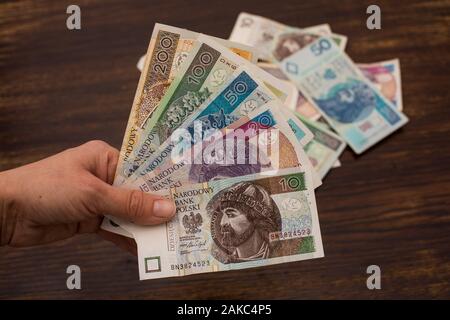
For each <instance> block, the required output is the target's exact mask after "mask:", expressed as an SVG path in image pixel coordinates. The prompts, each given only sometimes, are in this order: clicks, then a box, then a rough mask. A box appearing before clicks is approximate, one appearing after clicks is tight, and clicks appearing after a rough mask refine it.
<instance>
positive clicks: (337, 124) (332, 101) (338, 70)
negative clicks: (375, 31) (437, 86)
mask: <svg viewBox="0 0 450 320" xmlns="http://www.w3.org/2000/svg"><path fill="white" fill-rule="evenodd" d="M280 66H281V68H282V70H283V71H284V72H285V73H286V75H288V77H289V78H290V79H291V80H292V81H293V82H294V83H295V84H296V85H297V86H298V88H299V89H300V90H301V91H302V93H303V94H304V95H305V96H306V97H307V98H308V99H309V101H311V102H313V103H314V105H315V107H316V108H317V109H318V110H320V112H321V114H322V115H323V116H324V118H325V119H326V120H327V122H328V123H329V124H330V125H331V127H332V128H333V129H334V130H336V132H338V134H339V135H340V136H341V137H342V138H343V139H344V140H345V141H346V142H347V143H348V144H349V146H350V147H351V148H352V149H353V151H355V152H356V153H358V154H359V153H362V152H364V151H365V150H367V149H368V148H370V147H371V146H373V145H374V144H375V143H377V142H378V141H380V140H381V139H383V138H385V137H386V136H388V135H389V134H391V133H392V132H394V131H395V130H397V129H398V128H400V127H401V126H403V125H404V124H405V123H406V122H407V121H408V119H407V117H406V116H405V115H404V114H403V113H402V112H400V111H398V110H397V109H396V107H395V106H394V105H393V104H392V103H391V102H389V101H388V100H387V99H386V98H384V97H383V95H382V94H381V93H380V92H379V90H378V89H377V88H375V86H374V85H373V84H371V82H370V81H369V80H367V79H366V78H365V77H364V75H363V74H362V72H361V71H360V70H359V69H358V67H357V66H356V65H355V64H354V63H353V62H352V61H351V59H350V58H349V57H348V56H347V55H346V54H345V53H344V52H343V51H342V50H340V49H339V47H338V46H337V45H336V44H335V43H334V42H333V41H332V40H331V39H330V38H328V37H321V38H319V39H317V40H315V41H314V42H312V43H311V44H309V45H308V46H306V47H305V48H303V49H302V50H300V51H298V52H297V53H295V54H293V55H291V56H289V57H288V58H286V59H284V60H283V61H282V62H281V63H280Z"/></svg>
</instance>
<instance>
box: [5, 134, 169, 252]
mask: <svg viewBox="0 0 450 320" xmlns="http://www.w3.org/2000/svg"><path fill="white" fill-rule="evenodd" d="M118 157H119V152H118V151H117V150H116V149H115V148H113V147H111V146H109V145H108V144H107V143H105V142H102V141H90V142H88V143H85V144H83V145H81V146H79V147H76V148H72V149H68V150H65V151H63V152H61V153H58V154H56V155H54V156H51V157H49V158H46V159H43V160H41V161H38V162H35V163H31V164H28V165H25V166H23V167H19V168H16V169H12V170H8V171H4V172H0V246H1V245H10V246H14V247H21V246H32V245H38V244H44V243H49V242H53V241H57V240H62V239H65V238H68V237H71V236H73V235H75V234H79V233H87V232H98V233H99V234H100V235H101V236H103V237H104V238H106V239H107V240H110V241H113V242H115V243H116V244H118V245H119V246H121V247H125V248H127V249H130V245H131V247H134V250H135V243H134V241H133V240H132V239H127V238H125V237H121V236H118V235H115V234H112V233H110V232H107V231H104V230H101V229H99V226H100V223H101V221H102V219H103V215H105V214H108V215H112V216H116V217H119V218H122V219H125V220H128V221H132V222H135V223H137V224H142V225H153V224H160V223H163V222H165V221H167V220H170V219H171V218H172V217H173V216H174V214H175V205H174V204H173V202H172V200H166V199H162V198H160V197H157V196H153V195H150V194H145V193H143V192H141V191H138V190H127V189H121V188H117V187H113V186H111V183H112V182H113V179H114V173H115V170H116V166H117V161H118Z"/></svg>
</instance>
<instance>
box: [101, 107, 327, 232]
mask: <svg viewBox="0 0 450 320" xmlns="http://www.w3.org/2000/svg"><path fill="white" fill-rule="evenodd" d="M276 103H279V102H277V101H272V102H271V103H269V104H267V105H265V106H264V107H261V108H259V109H258V110H257V111H253V112H252V113H250V114H248V116H247V117H242V118H240V119H239V121H236V122H234V123H233V124H232V126H230V127H227V128H224V129H222V132H221V134H223V135H224V139H222V140H213V142H212V143H210V144H207V141H205V140H203V141H201V142H200V143H198V144H197V145H196V146H193V147H192V148H191V149H190V150H186V152H184V154H183V155H181V156H180V157H178V158H175V157H173V156H171V157H170V159H168V161H166V163H165V164H161V165H159V166H158V167H157V169H156V170H155V171H152V172H150V173H149V174H146V175H145V176H141V177H139V178H138V179H136V180H134V181H133V182H132V183H126V184H124V185H122V187H124V188H130V189H141V190H142V191H145V192H151V193H158V192H160V191H161V187H166V188H168V187H173V186H178V187H180V186H184V185H189V184H192V183H199V182H207V181H209V180H217V179H225V178H229V177H239V176H242V175H247V174H252V173H260V172H263V171H270V170H273V169H274V168H292V167H297V166H299V165H301V166H302V167H303V168H304V170H307V171H310V170H312V165H311V163H310V162H309V161H308V158H307V155H306V153H305V152H304V151H303V149H302V148H301V147H299V146H298V145H297V146H296V143H298V140H297V138H296V137H294V135H293V132H292V131H291V130H290V129H289V128H287V123H286V120H285V119H284V118H283V117H282V115H281V113H280V110H282V109H281V108H276ZM248 119H251V120H248ZM241 123H243V124H242V125H241ZM259 129H269V130H270V129H272V131H270V132H269V135H270V136H271V143H269V144H268V143H264V140H267V134H268V133H267V132H266V131H264V132H263V133H265V134H266V135H264V134H261V135H259V136H258V134H259V131H258V130H259ZM273 129H275V130H276V131H275V130H273ZM239 130H242V131H241V132H243V136H239V134H235V133H237V132H239ZM230 131H231V133H230V134H226V133H227V132H228V133H229V132H230ZM213 136H215V135H214V134H211V137H213ZM235 137H237V138H238V139H239V138H242V139H243V140H244V149H245V150H244V151H243V152H242V150H240V149H238V148H234V147H232V148H230V149H231V153H232V155H231V157H230V152H229V147H227V148H223V146H224V145H225V146H227V144H228V142H229V141H232V142H233V143H234V139H235ZM231 139H232V140H231ZM245 139H248V141H245ZM275 142H276V143H275ZM236 143H237V142H236ZM261 143H262V145H263V146H266V147H267V148H266V149H264V150H262V151H264V152H261V151H260V150H259V149H258V148H257V147H256V148H252V147H251V146H250V144H253V145H256V146H260V145H261ZM237 144H238V143H237ZM198 145H200V147H198ZM211 146H212V147H211ZM208 150H211V151H212V153H211V152H209V153H207V152H206V151H208ZM223 150H226V157H228V158H225V161H226V160H227V159H232V160H235V159H236V158H237V159H236V161H231V162H230V163H229V164H227V163H222V162H221V161H220V159H217V158H216V159H214V160H215V161H214V162H212V163H209V162H211V161H208V155H209V156H211V154H214V155H217V154H218V153H220V152H221V151H223ZM190 151H195V153H196V154H191V152H190ZM238 152H239V153H238ZM251 152H256V153H257V156H258V157H259V158H257V159H256V160H258V161H254V162H251V157H252V154H251ZM198 154H200V155H201V156H202V159H201V162H200V161H195V162H193V161H192V159H195V160H197V159H198ZM280 154H282V157H280ZM222 155H223V153H222ZM186 156H189V158H188V159H187V160H188V161H186V162H184V159H186ZM239 156H243V157H244V158H243V161H241V162H243V163H239V161H238V160H239ZM253 156H254V153H253ZM262 158H265V159H262ZM261 160H264V161H261ZM205 161H207V162H208V163H204V162H205ZM167 162H168V163H167ZM234 162H237V163H234ZM314 184H316V183H315V182H314ZM319 184H320V183H319ZM110 219H113V220H115V222H113V221H112V220H110ZM123 223H126V222H124V221H121V220H119V219H117V218H113V217H109V218H105V219H104V221H103V223H102V226H101V227H102V229H104V230H106V231H110V232H113V233H117V234H120V235H122V236H126V237H132V235H131V234H130V233H129V232H128V231H126V230H125V229H123V228H122V227H121V226H119V224H123Z"/></svg>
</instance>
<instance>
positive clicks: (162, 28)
mask: <svg viewBox="0 0 450 320" xmlns="http://www.w3.org/2000/svg"><path fill="white" fill-rule="evenodd" d="M198 36H199V34H198V33H196V32H192V31H188V30H185V29H180V28H176V27H171V26H167V25H162V24H156V25H155V28H154V30H153V33H152V37H151V40H150V44H149V47H148V52H147V56H148V57H149V59H147V60H145V62H146V63H145V64H144V65H143V70H144V71H143V73H142V74H141V77H140V79H139V83H138V88H137V90H136V94H135V97H134V101H133V106H132V108H131V112H130V116H129V119H128V123H127V127H126V130H125V135H124V140H123V143H122V147H121V150H120V156H119V161H118V166H117V169H116V174H115V176H116V178H117V177H119V178H125V177H127V176H129V175H130V174H131V172H132V168H133V160H134V158H135V153H136V150H135V149H136V146H138V145H140V143H141V138H142V136H143V133H144V132H145V126H146V124H147V121H148V117H150V116H151V114H152V113H153V111H154V110H155V109H156V107H157V106H158V105H159V102H160V100H161V98H162V97H163V96H164V94H165V92H166V91H167V88H168V87H169V85H170V83H171V82H172V81H173V79H174V77H175V75H176V74H177V72H178V71H179V70H180V68H181V66H182V65H183V61H184V60H185V58H186V57H187V56H188V55H189V52H190V51H191V50H192V49H193V48H194V47H195V44H196V38H197V37H198ZM219 41H221V43H222V44H223V45H224V46H226V47H228V48H229V50H231V51H232V52H234V53H236V54H239V55H241V56H242V57H243V58H244V59H248V60H250V61H255V58H256V56H255V54H254V51H253V49H251V48H249V47H248V46H243V45H241V44H238V43H232V42H231V41H227V40H219Z"/></svg>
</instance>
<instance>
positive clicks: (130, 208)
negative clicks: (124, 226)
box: [127, 190, 144, 221]
mask: <svg viewBox="0 0 450 320" xmlns="http://www.w3.org/2000/svg"><path fill="white" fill-rule="evenodd" d="M127 215H128V216H129V217H130V218H131V219H132V220H133V221H136V220H140V219H141V218H142V217H143V216H144V194H143V193H142V192H141V191H138V190H132V191H131V192H130V193H129V195H128V204H127Z"/></svg>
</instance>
